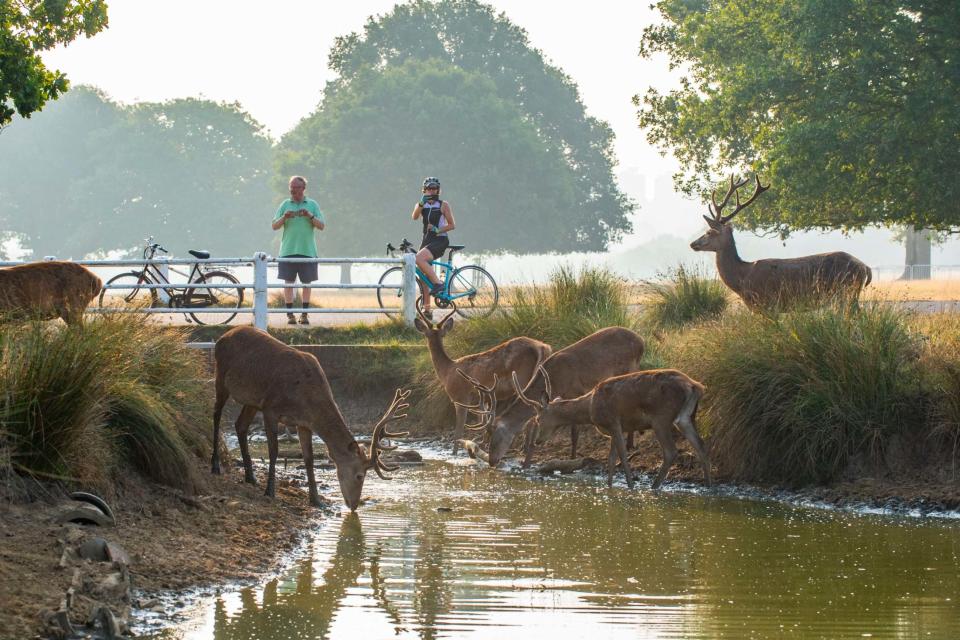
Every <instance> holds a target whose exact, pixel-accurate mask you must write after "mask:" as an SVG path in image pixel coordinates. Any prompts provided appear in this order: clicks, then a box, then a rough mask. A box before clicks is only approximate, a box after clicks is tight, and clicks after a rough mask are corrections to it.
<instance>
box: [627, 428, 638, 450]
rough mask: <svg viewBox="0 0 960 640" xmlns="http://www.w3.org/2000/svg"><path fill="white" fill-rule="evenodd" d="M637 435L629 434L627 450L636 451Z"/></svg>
mask: <svg viewBox="0 0 960 640" xmlns="http://www.w3.org/2000/svg"><path fill="white" fill-rule="evenodd" d="M636 433H637V432H636V431H631V432H630V433H628V434H627V449H629V450H630V451H633V450H634V449H636V448H637V447H636V444H635V443H634V442H633V436H634V435H636Z"/></svg>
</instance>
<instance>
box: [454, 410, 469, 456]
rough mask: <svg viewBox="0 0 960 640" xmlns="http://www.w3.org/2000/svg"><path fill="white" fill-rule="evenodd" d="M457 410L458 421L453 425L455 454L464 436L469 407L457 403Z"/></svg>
mask: <svg viewBox="0 0 960 640" xmlns="http://www.w3.org/2000/svg"><path fill="white" fill-rule="evenodd" d="M455 407H456V410H457V422H456V424H454V425H453V455H457V449H458V448H459V446H460V445H459V441H460V439H461V438H463V425H464V423H465V422H466V421H467V409H466V407H461V406H460V405H455Z"/></svg>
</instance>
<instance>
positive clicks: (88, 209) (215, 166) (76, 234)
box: [0, 87, 276, 258]
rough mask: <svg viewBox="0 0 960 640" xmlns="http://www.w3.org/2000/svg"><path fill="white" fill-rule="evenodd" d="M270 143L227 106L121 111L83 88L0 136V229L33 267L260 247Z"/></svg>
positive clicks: (186, 104)
mask: <svg viewBox="0 0 960 640" xmlns="http://www.w3.org/2000/svg"><path fill="white" fill-rule="evenodd" d="M271 163H272V147H271V142H270V140H269V139H268V138H267V137H266V136H265V135H264V134H263V133H262V127H261V126H260V125H259V124H257V123H256V122H255V121H253V120H252V119H251V118H250V116H249V115H247V114H246V113H244V112H243V111H242V110H241V109H240V107H239V105H236V104H232V105H231V104H217V103H213V102H209V101H204V100H195V99H184V100H174V101H171V102H166V103H144V104H138V105H133V106H129V107H121V106H119V105H117V104H115V103H113V102H111V101H110V100H109V99H108V98H106V97H105V96H104V95H103V94H102V93H100V92H98V91H97V90H95V89H92V88H89V87H78V88H76V89H73V90H71V91H70V92H68V93H67V94H66V95H65V96H64V98H63V99H61V100H59V101H58V102H57V103H56V104H55V105H53V106H51V107H50V108H48V109H46V110H44V111H43V112H42V113H40V114H37V115H36V116H35V117H33V118H31V119H30V120H29V121H24V120H18V121H17V126H12V127H10V128H9V129H8V130H7V131H6V132H5V133H4V143H3V144H2V145H0V165H2V166H4V167H5V170H4V171H3V172H2V173H0V223H2V226H3V228H4V229H7V230H8V232H9V233H10V234H11V235H12V236H13V237H16V238H17V239H19V240H20V242H21V244H23V245H24V246H26V247H28V248H30V249H32V250H33V253H34V257H39V256H43V255H57V256H59V257H74V258H80V257H83V256H85V255H89V254H96V253H102V252H108V251H113V250H117V249H121V250H127V251H130V252H136V251H137V250H138V249H139V247H140V246H142V240H143V238H144V237H146V236H148V235H155V236H157V237H158V238H159V239H161V240H162V241H163V243H164V244H165V245H166V246H168V247H169V248H170V249H171V250H174V251H176V252H177V253H180V254H183V253H185V252H186V250H187V249H190V248H194V249H200V248H204V249H211V250H213V251H215V252H218V253H220V255H224V254H230V255H234V254H236V253H237V252H238V251H240V252H241V253H243V252H250V251H253V250H255V249H257V248H263V247H266V246H267V244H268V242H269V240H270V230H269V219H270V216H271V214H272V211H273V205H274V202H273V201H274V200H275V199H276V196H275V194H274V193H273V192H272V191H271V189H270V186H269V184H270V174H269V171H270V169H269V167H270V166H271Z"/></svg>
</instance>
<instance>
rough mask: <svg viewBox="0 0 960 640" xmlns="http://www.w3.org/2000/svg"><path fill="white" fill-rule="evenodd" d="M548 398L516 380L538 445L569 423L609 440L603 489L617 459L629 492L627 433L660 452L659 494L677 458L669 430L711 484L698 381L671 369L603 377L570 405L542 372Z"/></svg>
mask: <svg viewBox="0 0 960 640" xmlns="http://www.w3.org/2000/svg"><path fill="white" fill-rule="evenodd" d="M540 376H541V377H542V378H543V380H544V384H545V385H546V388H547V393H546V394H545V396H544V397H543V398H542V399H540V400H537V399H533V398H529V397H527V396H526V395H525V394H524V392H523V389H521V387H520V383H519V381H518V380H516V379H514V380H513V384H514V387H515V388H516V391H517V395H518V397H519V398H520V400H521V401H522V402H523V403H524V404H526V405H527V406H529V407H531V408H532V409H533V410H534V411H535V412H536V415H535V417H534V418H533V420H534V422H535V423H536V427H537V428H536V433H537V434H538V436H537V438H538V442H546V441H547V440H548V439H549V438H550V436H551V435H552V434H553V432H554V431H556V430H557V429H559V428H560V427H563V426H566V425H570V424H581V423H587V424H593V425H594V426H595V427H596V428H597V431H599V432H600V434H601V435H604V436H606V437H607V438H610V455H609V456H608V459H607V484H608V485H613V471H614V469H615V468H616V465H617V460H618V459H619V460H620V462H621V463H622V464H623V474H624V476H625V477H626V479H627V486H629V487H630V488H633V473H632V471H631V469H630V464H629V462H628V458H627V448H626V444H625V442H624V437H623V436H624V434H625V433H633V432H643V431H646V430H647V429H653V433H654V435H655V436H656V438H657V442H659V443H660V448H661V449H662V450H663V463H662V464H661V465H660V470H659V472H658V473H657V476H656V478H654V480H653V485H652V488H653V489H654V490H656V489H659V488H660V485H661V483H663V480H664V478H666V477H667V472H668V471H669V470H670V467H671V466H673V462H674V460H675V459H676V457H677V445H676V444H674V441H673V427H674V426H676V427H677V428H678V429H679V430H680V433H682V434H683V436H684V437H685V438H686V439H687V441H688V442H689V443H690V444H691V446H693V450H694V451H695V452H696V454H697V456H698V457H699V458H700V462H701V463H702V464H703V476H704V480H705V481H706V483H707V484H710V458H709V457H708V455H707V449H706V447H705V446H704V444H703V440H701V439H700V434H699V433H698V432H697V426H696V414H697V405H698V404H699V403H700V398H702V397H703V391H704V387H703V385H702V384H700V383H699V382H697V381H696V380H694V379H692V378H690V377H689V376H687V375H686V374H684V373H683V372H681V371H677V370H675V369H653V370H649V371H635V372H633V373H628V374H625V375H621V376H615V377H612V378H607V379H606V380H604V381H603V382H601V383H600V384H598V385H597V386H596V387H594V388H593V389H592V390H590V391H589V392H587V393H585V394H583V395H582V396H579V397H577V398H572V399H569V400H561V399H560V398H556V399H550V398H552V397H553V394H552V393H551V392H550V374H549V373H547V371H546V369H544V368H543V367H541V371H540Z"/></svg>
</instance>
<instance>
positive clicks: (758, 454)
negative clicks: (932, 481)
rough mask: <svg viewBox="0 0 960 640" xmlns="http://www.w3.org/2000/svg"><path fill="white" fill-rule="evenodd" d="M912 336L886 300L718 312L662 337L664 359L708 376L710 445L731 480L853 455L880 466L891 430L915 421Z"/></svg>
mask: <svg viewBox="0 0 960 640" xmlns="http://www.w3.org/2000/svg"><path fill="white" fill-rule="evenodd" d="M921 352H922V339H921V338H920V336H919V335H918V334H917V333H915V332H914V331H912V330H911V329H910V327H909V323H908V321H907V317H906V315H905V314H904V313H903V312H902V311H899V310H897V309H896V308H894V307H892V306H880V305H872V304H868V305H863V306H861V307H860V308H856V309H851V308H850V307H849V306H840V307H826V308H821V309H816V310H810V311H802V312H793V313H786V314H780V315H770V316H767V315H760V314H754V313H750V312H748V311H742V312H735V313H728V314H727V315H725V316H723V317H722V318H720V319H719V320H716V321H713V322H708V323H704V324H701V325H699V326H697V327H696V328H694V329H691V330H690V331H689V332H688V333H687V334H686V335H685V336H684V337H683V338H682V339H680V340H677V341H676V342H675V343H673V344H672V353H671V354H670V356H671V357H670V359H671V360H672V361H673V366H676V367H677V368H680V369H683V370H684V371H686V372H687V373H688V374H690V375H691V376H693V377H694V378H696V379H698V380H700V381H701V382H703V383H704V384H706V386H707V395H706V397H705V401H704V409H705V415H704V421H703V424H706V425H708V428H709V433H710V438H711V457H712V458H713V460H714V462H715V463H716V464H717V465H718V467H719V468H720V470H721V472H723V473H724V474H727V475H729V476H730V477H732V478H734V479H736V480H744V481H760V482H778V483H785V484H789V485H803V484H809V483H826V482H830V481H832V480H836V479H838V478H839V477H840V476H841V474H842V473H843V472H844V471H845V470H846V469H847V468H848V465H849V464H850V462H851V461H852V460H853V459H857V460H862V461H864V462H865V463H866V464H868V465H870V466H871V467H872V468H874V469H877V470H879V469H881V468H882V467H883V465H884V463H885V460H884V457H885V454H886V451H887V448H888V446H889V445H890V443H891V442H893V441H894V439H896V438H897V437H899V436H904V435H906V436H909V435H910V434H911V433H922V432H923V431H924V429H925V428H926V425H925V424H924V414H925V406H926V401H925V397H924V396H925V394H924V392H923V390H922V388H921V382H922V381H921V370H920V355H921Z"/></svg>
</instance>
